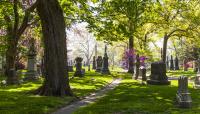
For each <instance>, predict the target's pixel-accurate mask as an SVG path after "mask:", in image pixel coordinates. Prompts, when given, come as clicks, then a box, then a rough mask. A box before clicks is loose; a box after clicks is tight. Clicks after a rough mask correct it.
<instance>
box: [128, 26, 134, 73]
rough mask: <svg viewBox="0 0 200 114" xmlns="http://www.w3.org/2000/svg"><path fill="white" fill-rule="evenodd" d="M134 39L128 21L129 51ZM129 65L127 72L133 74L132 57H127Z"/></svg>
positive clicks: (131, 49)
mask: <svg viewBox="0 0 200 114" xmlns="http://www.w3.org/2000/svg"><path fill="white" fill-rule="evenodd" d="M133 47H134V41H133V26H132V23H131V22H130V37H129V51H133ZM128 60H129V61H128V62H129V66H128V73H131V74H134V64H133V62H134V59H133V57H129V58H128Z"/></svg>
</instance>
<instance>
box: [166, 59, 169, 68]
mask: <svg viewBox="0 0 200 114" xmlns="http://www.w3.org/2000/svg"><path fill="white" fill-rule="evenodd" d="M166 68H167V69H169V58H168V56H167V60H166Z"/></svg>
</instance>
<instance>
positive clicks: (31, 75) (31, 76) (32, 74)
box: [24, 71, 39, 81]
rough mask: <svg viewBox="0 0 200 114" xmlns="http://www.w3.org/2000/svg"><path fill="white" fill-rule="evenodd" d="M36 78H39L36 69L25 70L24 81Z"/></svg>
mask: <svg viewBox="0 0 200 114" xmlns="http://www.w3.org/2000/svg"><path fill="white" fill-rule="evenodd" d="M38 79H39V76H38V73H37V72H36V71H27V72H26V77H25V78H24V81H36V80H38Z"/></svg>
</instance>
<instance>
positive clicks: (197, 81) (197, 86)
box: [194, 73, 200, 89]
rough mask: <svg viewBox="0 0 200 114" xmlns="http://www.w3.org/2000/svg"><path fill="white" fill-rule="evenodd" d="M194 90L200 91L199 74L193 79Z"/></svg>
mask: <svg viewBox="0 0 200 114" xmlns="http://www.w3.org/2000/svg"><path fill="white" fill-rule="evenodd" d="M194 88H196V89H200V74H199V73H197V75H196V77H195V79H194Z"/></svg>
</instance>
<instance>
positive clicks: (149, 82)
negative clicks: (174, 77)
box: [147, 80, 171, 85]
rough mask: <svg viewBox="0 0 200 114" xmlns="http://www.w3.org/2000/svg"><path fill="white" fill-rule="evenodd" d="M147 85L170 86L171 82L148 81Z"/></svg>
mask: <svg viewBox="0 0 200 114" xmlns="http://www.w3.org/2000/svg"><path fill="white" fill-rule="evenodd" d="M147 84H150V85H170V84H171V82H170V81H168V80H163V81H159V80H147Z"/></svg>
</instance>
